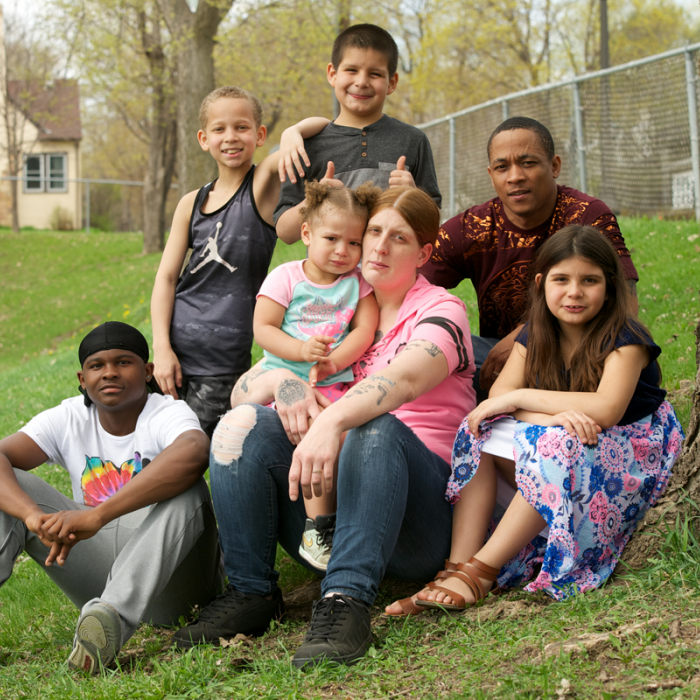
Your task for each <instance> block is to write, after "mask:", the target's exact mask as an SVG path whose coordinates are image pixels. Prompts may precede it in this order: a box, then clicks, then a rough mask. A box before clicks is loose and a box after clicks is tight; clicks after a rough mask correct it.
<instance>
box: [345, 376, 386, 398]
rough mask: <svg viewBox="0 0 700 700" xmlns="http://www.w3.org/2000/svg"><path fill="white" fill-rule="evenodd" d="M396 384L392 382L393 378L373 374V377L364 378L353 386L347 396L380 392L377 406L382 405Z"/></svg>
mask: <svg viewBox="0 0 700 700" xmlns="http://www.w3.org/2000/svg"><path fill="white" fill-rule="evenodd" d="M395 384H396V382H392V381H391V379H388V378H387V377H384V376H382V375H381V374H380V375H377V374H373V375H372V376H371V377H367V379H365V380H363V381H362V382H361V383H360V384H358V385H357V386H356V387H353V388H352V389H351V390H350V391H349V392H348V393H347V394H346V395H345V398H348V399H350V398H352V397H353V396H362V395H363V394H369V393H371V392H373V391H378V392H379V398H378V399H377V406H380V405H381V403H382V401H384V399H385V398H386V397H387V396H388V394H389V390H390V389H391V388H392V387H393V386H394V385H395Z"/></svg>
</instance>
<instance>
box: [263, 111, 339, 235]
mask: <svg viewBox="0 0 700 700" xmlns="http://www.w3.org/2000/svg"><path fill="white" fill-rule="evenodd" d="M327 124H328V119H325V118H324V117H309V118H308V119H303V120H302V121H300V122H299V123H298V124H295V125H294V126H290V127H289V128H288V129H285V130H284V132H283V133H282V140H281V141H280V149H279V150H278V151H276V152H275V153H270V155H269V156H267V158H265V159H264V160H263V161H262V162H261V163H260V165H258V167H257V168H256V170H255V176H254V179H253V196H254V197H255V205H256V206H257V208H258V212H259V213H260V216H261V217H262V218H263V220H264V221H266V222H267V223H268V224H270V225H272V223H273V221H272V214H273V213H274V211H275V207H276V206H277V200H278V199H279V196H280V183H281V182H284V180H285V173H286V176H287V177H289V179H290V180H291V181H292V182H296V174H295V172H294V166H293V164H292V163H295V164H296V166H297V168H298V170H299V174H300V176H303V175H304V171H303V168H302V167H301V161H300V160H299V158H300V157H301V158H303V159H304V162H305V163H306V165H307V166H308V165H309V164H310V163H309V159H308V156H307V155H306V151H305V150H304V139H308V138H310V137H311V136H315V135H316V134H318V132H319V131H321V130H322V129H323V128H324V127H325V126H326V125H327ZM300 235H301V234H300Z"/></svg>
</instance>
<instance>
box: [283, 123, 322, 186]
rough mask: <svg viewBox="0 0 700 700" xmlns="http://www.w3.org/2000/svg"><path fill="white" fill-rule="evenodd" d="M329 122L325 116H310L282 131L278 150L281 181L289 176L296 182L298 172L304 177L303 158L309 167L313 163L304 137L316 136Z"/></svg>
mask: <svg viewBox="0 0 700 700" xmlns="http://www.w3.org/2000/svg"><path fill="white" fill-rule="evenodd" d="M328 124H330V120H328V119H326V118H325V117H309V118H308V119H302V120H301V121H300V122H299V123H297V124H294V126H290V127H289V128H288V129H285V130H284V131H283V132H282V137H281V138H280V148H279V151H278V155H279V162H278V170H279V178H280V182H285V180H286V179H287V177H289V179H290V180H291V181H292V182H296V181H297V180H296V173H297V172H298V173H299V176H300V177H304V175H305V173H304V166H303V165H302V160H303V162H304V163H305V164H306V167H307V168H308V167H309V166H310V165H311V161H310V160H309V156H308V155H307V154H306V151H305V150H304V139H308V138H311V137H312V136H315V135H316V134H318V133H319V132H321V131H323V129H325V128H326V127H327V126H328ZM295 169H296V171H295Z"/></svg>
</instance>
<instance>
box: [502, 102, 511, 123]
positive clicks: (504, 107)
mask: <svg viewBox="0 0 700 700" xmlns="http://www.w3.org/2000/svg"><path fill="white" fill-rule="evenodd" d="M501 114H502V115H503V121H505V120H506V119H508V117H510V105H509V104H508V100H503V104H502V105H501Z"/></svg>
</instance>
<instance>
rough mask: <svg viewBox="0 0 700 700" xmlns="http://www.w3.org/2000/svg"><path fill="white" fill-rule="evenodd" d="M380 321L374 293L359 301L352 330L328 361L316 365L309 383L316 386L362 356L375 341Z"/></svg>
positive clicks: (351, 324)
mask: <svg viewBox="0 0 700 700" xmlns="http://www.w3.org/2000/svg"><path fill="white" fill-rule="evenodd" d="M378 323H379V308H378V307H377V300H376V298H375V296H374V294H368V295H367V296H366V297H363V298H362V299H360V300H359V301H358V303H357V309H356V310H355V314H354V315H353V317H352V320H351V321H350V332H349V333H348V334H347V336H346V338H345V340H343V342H342V343H341V344H340V345H339V346H338V347H337V348H335V350H333V352H331V354H330V355H329V356H328V358H327V362H324V363H323V364H320V365H318V364H317V365H314V366H313V367H312V368H311V370H310V372H309V384H310V385H311V386H312V387H314V386H316V384H317V383H318V382H320V381H323V380H324V379H325V378H326V377H328V376H330V375H331V374H335V373H336V372H340V371H341V370H343V369H345V368H346V367H349V366H350V365H351V364H352V363H353V362H356V361H357V360H359V359H360V357H362V354H363V353H364V352H365V350H367V348H368V347H370V345H372V343H373V341H374V336H375V333H376V332H377V324H378Z"/></svg>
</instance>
